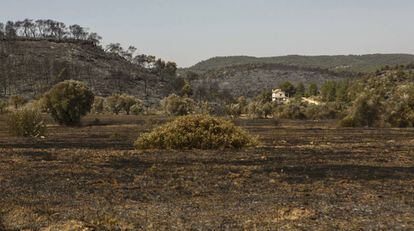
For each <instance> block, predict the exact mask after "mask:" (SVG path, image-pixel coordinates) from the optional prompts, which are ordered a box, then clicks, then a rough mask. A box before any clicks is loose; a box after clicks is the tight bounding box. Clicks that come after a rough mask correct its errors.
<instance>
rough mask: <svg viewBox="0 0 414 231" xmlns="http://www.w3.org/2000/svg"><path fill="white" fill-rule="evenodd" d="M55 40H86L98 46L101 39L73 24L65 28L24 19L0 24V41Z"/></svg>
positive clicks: (55, 24) (49, 20)
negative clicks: (20, 39)
mask: <svg viewBox="0 0 414 231" xmlns="http://www.w3.org/2000/svg"><path fill="white" fill-rule="evenodd" d="M18 38H31V39H55V40H65V39H68V40H71V39H72V40H86V41H90V42H93V43H94V44H96V45H98V44H99V43H100V41H101V40H102V37H101V36H99V35H98V34H97V33H95V32H89V31H88V28H85V27H82V26H80V25H77V24H74V25H69V26H67V25H66V24H65V23H63V22H59V21H55V20H52V19H38V20H33V19H24V20H22V21H15V22H13V21H8V22H6V23H2V22H0V39H18Z"/></svg>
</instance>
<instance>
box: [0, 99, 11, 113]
mask: <svg viewBox="0 0 414 231" xmlns="http://www.w3.org/2000/svg"><path fill="white" fill-rule="evenodd" d="M8 106H9V104H8V103H7V101H5V100H0V114H4V113H6V112H7V107H8Z"/></svg>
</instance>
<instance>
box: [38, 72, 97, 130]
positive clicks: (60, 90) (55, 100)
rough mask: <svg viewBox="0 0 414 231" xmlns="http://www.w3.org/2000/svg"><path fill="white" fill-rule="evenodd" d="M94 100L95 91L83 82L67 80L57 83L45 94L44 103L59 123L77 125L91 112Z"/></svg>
mask: <svg viewBox="0 0 414 231" xmlns="http://www.w3.org/2000/svg"><path fill="white" fill-rule="evenodd" d="M93 102H94V94H93V92H92V91H91V90H90V89H89V88H88V87H87V86H86V85H85V84H84V83H82V82H79V81H75V80H66V81H64V82H61V83H58V84H56V85H55V86H54V87H53V88H52V89H50V90H49V91H48V92H47V93H46V94H45V95H44V104H45V108H46V109H47V111H48V112H49V113H50V114H51V115H52V117H53V119H54V120H55V121H56V122H58V123H59V124H63V125H67V126H75V125H79V124H80V119H81V117H82V116H85V115H86V114H87V113H88V112H90V110H91V108H92V104H93Z"/></svg>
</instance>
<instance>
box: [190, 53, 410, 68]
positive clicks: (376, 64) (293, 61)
mask: <svg viewBox="0 0 414 231" xmlns="http://www.w3.org/2000/svg"><path fill="white" fill-rule="evenodd" d="M254 63H275V64H285V65H295V66H303V67H319V68H326V69H329V70H334V71H338V70H339V71H343V70H346V71H354V72H373V71H375V70H377V69H378V68H381V67H383V66H386V65H389V66H395V65H401V64H404V65H405V64H410V63H414V55H410V54H370V55H337V56H299V55H289V56H278V57H264V58H257V57H250V56H229V57H215V58H211V59H208V60H205V61H202V62H199V63H197V64H195V65H194V66H192V67H190V68H188V70H191V71H195V72H205V71H209V70H214V69H218V68H223V67H228V66H233V65H241V64H254Z"/></svg>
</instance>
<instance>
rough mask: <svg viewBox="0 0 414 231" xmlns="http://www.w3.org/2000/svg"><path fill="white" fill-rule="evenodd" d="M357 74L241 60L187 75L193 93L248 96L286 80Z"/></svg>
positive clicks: (320, 80) (320, 79)
mask: <svg viewBox="0 0 414 231" xmlns="http://www.w3.org/2000/svg"><path fill="white" fill-rule="evenodd" d="M357 76H358V75H357V74H355V73H349V72H340V73H338V72H334V71H330V70H327V69H322V68H311V67H298V66H291V65H284V64H270V63H268V64H243V65H235V66H229V67H225V68H220V69H217V70H211V71H207V72H205V73H203V74H201V75H199V76H198V77H197V78H194V79H191V80H190V82H191V85H192V86H193V87H194V90H195V92H194V93H195V95H197V96H199V95H201V98H202V97H203V95H202V94H203V93H206V92H207V93H211V92H218V93H222V95H228V94H230V95H232V96H233V97H238V96H245V97H248V98H252V97H255V96H257V95H258V94H259V93H261V92H262V91H263V90H270V89H272V88H275V87H277V86H278V85H279V84H281V83H283V82H285V81H290V82H292V83H294V84H296V83H299V82H302V83H304V84H310V83H316V84H318V85H321V84H323V83H324V82H325V81H327V80H341V79H344V78H353V77H357Z"/></svg>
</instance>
